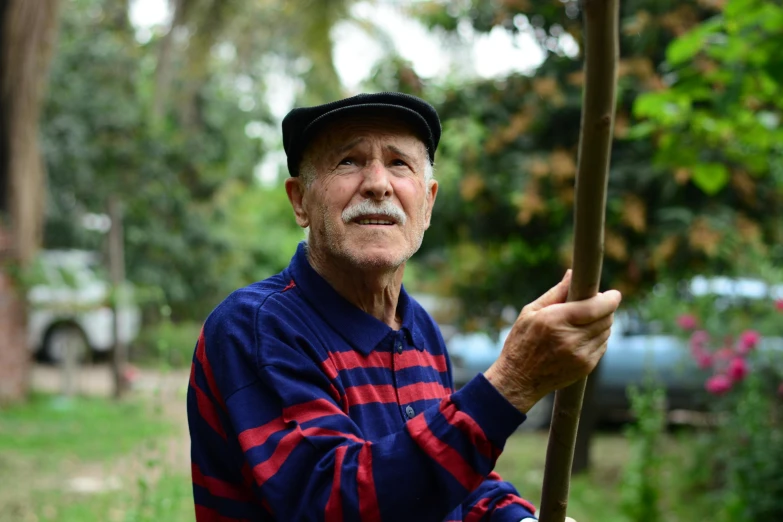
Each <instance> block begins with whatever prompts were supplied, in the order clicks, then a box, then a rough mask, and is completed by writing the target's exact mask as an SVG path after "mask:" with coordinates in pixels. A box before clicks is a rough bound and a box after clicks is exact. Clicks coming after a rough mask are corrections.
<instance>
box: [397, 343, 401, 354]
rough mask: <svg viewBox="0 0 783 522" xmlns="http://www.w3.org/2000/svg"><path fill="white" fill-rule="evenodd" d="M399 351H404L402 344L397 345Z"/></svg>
mask: <svg viewBox="0 0 783 522" xmlns="http://www.w3.org/2000/svg"><path fill="white" fill-rule="evenodd" d="M397 353H402V344H398V345H397Z"/></svg>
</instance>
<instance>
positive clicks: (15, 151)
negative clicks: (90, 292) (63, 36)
mask: <svg viewBox="0 0 783 522" xmlns="http://www.w3.org/2000/svg"><path fill="white" fill-rule="evenodd" d="M57 7H58V0H37V1H34V2H33V1H30V0H0V403H7V402H13V401H17V400H20V399H21V398H23V397H24V396H25V393H26V390H27V375H28V369H29V350H28V347H27V342H26V341H27V340H26V337H27V334H26V332H27V329H26V326H27V321H26V316H27V314H26V306H25V300H24V294H23V292H24V289H23V288H21V285H20V283H19V278H17V277H13V274H15V273H19V270H20V269H23V268H24V266H25V265H26V264H27V263H28V262H29V261H30V260H31V259H32V258H33V256H34V255H35V252H36V249H37V248H38V246H39V245H40V243H41V236H42V230H43V210H44V176H45V175H44V167H43V162H42V160H41V154H40V150H39V144H38V118H39V115H40V107H41V97H42V94H43V87H44V85H45V78H46V72H47V70H48V64H49V59H50V56H51V52H52V48H53V43H54V39H55V37H56V27H57Z"/></svg>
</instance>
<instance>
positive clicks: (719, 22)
mask: <svg viewBox="0 0 783 522" xmlns="http://www.w3.org/2000/svg"><path fill="white" fill-rule="evenodd" d="M722 26H723V19H722V18H719V17H716V18H713V19H712V20H709V21H707V22H705V23H703V24H702V25H699V26H698V27H696V28H695V29H693V30H692V31H689V32H687V33H685V34H684V35H682V36H681V37H679V38H677V39H676V40H675V41H674V42H672V43H671V45H669V47H668V48H667V49H666V61H667V62H669V64H670V65H679V64H681V63H683V62H686V61H688V60H690V59H691V58H693V57H694V56H696V54H697V53H698V52H699V51H701V50H702V48H703V47H704V44H705V43H706V41H707V37H708V36H709V35H710V34H712V33H714V32H716V31H718V29H720V28H721V27H722Z"/></svg>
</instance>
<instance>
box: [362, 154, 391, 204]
mask: <svg viewBox="0 0 783 522" xmlns="http://www.w3.org/2000/svg"><path fill="white" fill-rule="evenodd" d="M390 176H391V173H390V172H389V170H388V169H387V168H386V166H385V165H384V164H383V162H382V161H379V160H373V161H371V162H370V163H368V164H367V166H366V167H365V168H364V179H363V181H362V185H361V193H362V196H364V197H366V198H367V199H376V200H384V199H387V198H389V197H391V195H392V193H393V189H392V184H391V177H390Z"/></svg>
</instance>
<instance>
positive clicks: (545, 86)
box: [418, 0, 783, 326]
mask: <svg viewBox="0 0 783 522" xmlns="http://www.w3.org/2000/svg"><path fill="white" fill-rule="evenodd" d="M753 3H755V4H759V5H760V4H763V3H762V2H753ZM720 7H721V4H719V3H714V2H706V1H698V2H696V1H688V2H666V1H663V2H661V1H650V0H637V1H629V2H623V4H622V13H621V25H622V35H621V64H620V72H619V75H620V78H619V89H620V90H619V96H618V106H617V124H616V128H615V144H614V145H613V158H612V170H611V174H610V186H609V204H608V209H607V229H606V244H605V249H606V255H605V266H604V277H603V286H604V287H608V286H612V287H616V288H619V289H621V290H622V291H623V292H624V293H625V295H626V296H627V297H629V298H631V297H633V296H634V295H636V294H639V293H640V292H642V291H644V290H647V289H649V288H650V287H651V286H652V284H654V282H655V281H656V280H657V279H658V278H659V277H661V276H662V275H663V274H670V275H673V276H675V277H686V276H688V275H691V274H694V273H702V272H714V271H721V272H725V271H732V270H749V269H752V267H747V266H744V267H740V266H739V265H738V260H739V259H740V258H741V257H742V255H741V254H743V253H744V252H745V251H748V250H757V251H758V250H761V251H765V252H766V253H768V254H769V255H773V256H778V258H779V257H780V256H781V255H783V253H781V252H779V247H776V246H775V245H777V244H779V243H780V230H779V228H780V225H779V223H780V222H781V221H782V220H781V219H779V218H780V215H781V214H780V204H779V203H780V188H779V187H780V182H779V181H778V180H777V178H776V177H774V176H764V175H762V171H764V168H761V165H759V167H760V170H759V168H757V169H753V168H751V166H749V165H748V164H752V163H753V162H754V161H756V162H757V163H758V159H755V160H754V157H755V156H756V154H755V153H754V152H752V151H751V149H748V148H747V146H744V145H742V140H745V139H748V140H751V141H753V142H754V143H756V145H755V147H756V149H755V150H756V151H757V150H758V147H759V146H761V145H760V143H759V140H756V139H755V138H752V137H750V136H745V137H743V138H742V139H741V140H737V141H735V145H736V147H735V148H736V149H739V150H743V151H744V152H745V155H744V156H737V155H735V158H736V159H735V160H734V161H735V163H736V164H735V166H734V167H732V168H731V177H730V180H729V183H730V186H731V187H732V188H735V190H733V191H730V190H723V191H715V190H712V191H705V190H703V189H704V187H705V183H704V182H703V180H704V179H709V180H710V181H708V182H707V183H713V184H717V183H719V182H720V177H721V176H722V175H723V174H722V173H723V172H724V171H725V170H727V169H728V168H729V167H728V166H727V165H726V163H725V162H724V160H723V158H713V159H712V160H709V159H708V157H709V156H708V154H709V153H708V152H707V151H706V150H705V147H704V146H705V144H706V143H707V142H706V139H707V138H706V136H702V137H701V138H699V137H698V136H697V135H696V134H694V133H691V134H693V136H687V137H686V138H685V139H684V140H683V139H681V138H679V136H680V135H679V134H678V133H679V132H680V129H681V128H683V126H688V128H691V129H692V128H693V126H694V125H695V124H696V123H695V121H694V120H693V119H690V118H686V117H683V118H682V119H680V120H677V121H675V122H670V123H668V124H666V125H664V123H665V121H669V120H665V114H666V111H662V110H660V108H661V107H662V106H663V105H664V104H665V102H663V101H661V100H671V99H677V98H678V97H682V94H680V93H679V90H681V89H680V84H681V83H682V84H685V83H687V82H690V83H688V85H689V86H691V87H689V88H693V89H694V90H695V87H692V86H693V84H694V82H695V83H697V84H698V82H701V83H702V84H703V85H706V86H708V87H709V88H710V91H711V92H712V84H713V82H711V81H710V80H709V79H708V78H704V77H702V78H696V79H693V77H694V76H697V75H696V74H695V73H690V75H689V74H688V71H693V70H694V69H693V68H694V67H695V66H694V65H693V60H697V59H699V57H698V56H696V53H694V55H693V60H691V61H687V60H688V59H689V57H688V56H686V55H684V54H683V52H682V51H681V50H678V48H680V47H681V46H682V44H681V42H682V40H683V38H684V39H688V38H691V36H690V35H691V34H693V33H694V32H695V33H697V34H700V32H704V31H710V30H711V29H710V27H712V26H713V25H714V24H715V23H716V22H715V17H719V19H722V18H721V17H729V16H742V15H741V14H732V13H739V12H741V13H743V14H747V15H748V18H747V19H746V22H747V23H748V24H750V26H752V25H753V23H757V22H751V20H753V19H755V20H758V19H759V18H766V16H768V15H769V12H770V8H764V9H765V11H764V12H766V13H767V15H762V14H758V13H757V14H753V12H752V11H750V10H748V9H744V8H742V7H740V8H737V7H736V6H734V5H733V4H732V2H728V3H727V4H726V10H725V11H722V10H721V9H720ZM760 9H761V8H760ZM418 13H419V16H421V18H422V19H423V20H424V21H425V22H426V23H428V24H429V25H430V26H432V27H437V28H440V29H441V30H447V31H456V29H457V27H458V26H459V25H460V24H463V23H470V24H471V25H472V26H473V28H474V29H475V30H477V31H489V30H491V29H492V28H494V27H502V28H504V29H506V30H508V31H510V32H518V31H523V30H524V31H532V33H533V34H534V35H535V36H536V39H537V41H538V42H539V44H540V45H541V46H542V47H543V48H544V49H545V50H546V51H547V56H546V59H545V61H544V63H543V64H542V65H541V66H540V67H539V68H538V69H537V71H536V73H535V76H527V75H523V74H512V75H509V76H508V77H504V78H499V79H490V80H478V81H474V82H472V83H469V84H458V85H451V86H445V87H444V86H437V85H429V86H428V87H427V90H428V92H429V93H431V94H430V95H431V96H432V97H433V98H435V99H440V100H442V103H440V104H439V110H440V113H441V115H442V117H443V120H444V137H443V141H442V145H441V148H440V149H439V158H438V168H437V172H438V176H439V179H440V181H441V191H440V195H439V200H438V205H437V207H436V211H435V217H434V220H433V226H432V228H431V229H430V231H429V232H428V236H427V238H426V239H425V249H426V251H427V252H428V253H429V257H428V259H427V263H428V264H429V265H430V266H434V267H437V268H438V273H439V274H441V276H440V277H437V278H436V279H435V280H434V281H433V282H432V288H436V289H439V290H440V291H444V292H450V293H455V294H457V295H460V296H462V297H464V298H465V299H464V302H465V303H466V304H467V305H468V306H469V309H468V310H467V312H468V315H473V316H483V317H489V318H496V317H497V316H498V313H499V312H500V310H502V309H503V306H504V305H507V304H512V305H516V306H520V305H521V304H524V303H525V302H528V301H529V300H531V299H533V298H535V297H536V296H537V295H540V293H541V292H543V291H545V290H546V289H547V288H548V287H549V286H551V284H552V283H553V282H554V281H557V280H559V278H560V277H562V273H563V272H564V270H565V268H566V267H568V266H569V265H570V255H571V250H572V247H571V233H572V226H573V223H572V219H573V215H572V206H573V182H574V175H575V170H576V169H575V165H576V153H577V150H576V149H577V140H578V133H579V122H580V109H581V92H582V81H583V75H582V71H581V61H580V59H579V57H575V58H571V57H569V56H567V55H566V54H565V52H564V45H563V42H564V35H566V34H568V35H571V36H572V37H573V38H574V40H575V41H576V42H581V40H582V39H581V35H580V27H581V20H580V15H579V7H578V4H577V2H565V3H563V2H560V1H559V0H558V1H551V2H546V1H541V2H529V1H522V2H498V3H490V2H467V1H466V2H455V3H448V4H445V3H441V2H428V3H425V4H423V5H422V6H421V7H420V8H419V9H418ZM726 23H730V22H726ZM705 27H706V28H707V29H704V28H705ZM736 31H739V32H738V33H737V35H738V36H737V39H741V36H739V35H741V34H744V33H742V31H741V30H740V29H736ZM764 38H765V37H764V35H763V34H759V35H758V39H759V40H760V41H761V40H763V39H764ZM738 45H739V44H738ZM769 46H772V44H771V43H769V44H768V45H766V46H763V47H762V48H767V47H769ZM748 47H753V44H752V43H751V44H749V45H748ZM721 49H723V47H721ZM733 52H735V53H736V52H737V51H733ZM672 54H674V56H675V58H677V59H679V60H680V61H679V62H678V64H679V65H678V67H680V69H681V70H682V71H683V72H682V73H680V77H681V78H682V80H681V81H680V82H679V83H676V84H674V85H672V74H673V73H672V67H673V66H672V65H671V64H669V63H668V62H667V59H668V60H670V59H671V56H672ZM715 60H717V58H715V59H713V61H715ZM725 60H728V58H725V59H724V61H723V62H716V63H715V64H714V69H715V74H716V75H722V77H723V78H732V77H734V78H743V79H742V80H739V79H738V80H737V82H738V84H740V85H741V84H748V85H747V88H748V89H750V88H751V86H752V84H753V83H754V82H758V81H761V80H759V79H758V78H759V77H760V76H759V75H758V74H757V75H755V76H754V75H753V74H751V75H745V76H742V75H738V74H736V71H734V72H732V70H731V69H730V68H728V67H726V63H727V62H725ZM734 60H735V62H737V63H745V62H753V61H755V63H757V64H759V65H757V67H758V68H766V69H768V70H772V69H775V70H780V68H779V67H778V66H777V61H778V60H779V59H778V58H777V57H776V56H774V53H768V52H766V51H759V52H757V53H756V54H754V57H753V58H748V57H747V56H736V54H735V57H734ZM686 62H687V64H686ZM762 64H763V65H762ZM769 75H770V73H767V76H769ZM754 77H755V78H756V80H754V79H753V78H754ZM689 78H690V80H689ZM748 82H750V83H748ZM729 90H730V89H729V88H728V87H727V88H726V89H725V91H727V92H728V91H729ZM702 91H703V89H702ZM762 96H763V95H762ZM760 99H761V100H768V98H760ZM654 100H655V101H654ZM652 103H657V106H656V107H652V108H651V107H650V104H652ZM737 104H740V103H739V102H737ZM760 107H761V106H759V105H756V106H755V107H748V108H747V110H748V114H751V115H753V117H752V118H751V119H752V120H754V121H755V120H758V119H759V118H758V117H759V116H760V117H761V119H762V120H764V118H766V116H763V115H761V113H759V112H757V109H759V108H760ZM707 110H712V111H713V113H714V114H713V118H714V119H715V120H720V121H716V123H717V124H718V125H717V127H720V125H719V124H720V123H721V122H722V123H723V124H725V125H731V119H732V116H731V115H730V114H727V115H726V116H725V117H720V118H718V117H717V116H715V113H721V108H720V105H716V104H713V105H711V106H710V107H709V108H708V109H707ZM652 115H654V116H655V119H652ZM642 117H644V118H647V119H645V120H643V121H642V120H640V118H642ZM662 120H664V121H662ZM765 121H766V120H765ZM677 125H679V127H678V126H677ZM748 125H751V123H749V124H748ZM752 125H754V128H757V129H758V128H759V126H760V125H761V124H755V123H753V124H752ZM724 128H725V127H724ZM731 128H733V129H735V131H743V127H742V124H741V123H740V124H739V125H736V126H732V127H731ZM714 132H717V131H714ZM667 136H668V138H667ZM771 138H772V136H771V135H770V136H767V137H766V138H761V142H763V143H768V144H769V145H768V148H770V149H772V148H774V147H775V146H776V144H773V143H774V142H773V140H772V139H771ZM667 140H668V141H667ZM765 140H766V141H765ZM667 146H668V149H667V148H666V147H667ZM713 149H716V150H721V151H723V153H724V154H728V153H729V150H728V148H727V147H724V146H720V145H716V146H715V147H713ZM678 154H679V156H678ZM687 155H690V156H691V157H692V158H693V161H692V162H691V163H684V162H683V161H682V159H681V158H682V157H683V156H687ZM662 158H666V159H667V161H664V160H663V159H662ZM769 159H770V161H772V158H769ZM740 166H743V167H742V168H739V167H740ZM689 169H690V170H689ZM694 171H695V172H698V173H699V174H698V175H697V174H695V173H694ZM754 173H755V174H757V175H755V176H754ZM776 223H777V224H776ZM776 248H777V249H778V250H775V249H776ZM443 274H445V275H443ZM488 303H489V305H488ZM471 305H473V306H471ZM485 325H486V323H485ZM489 326H492V323H489Z"/></svg>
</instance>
